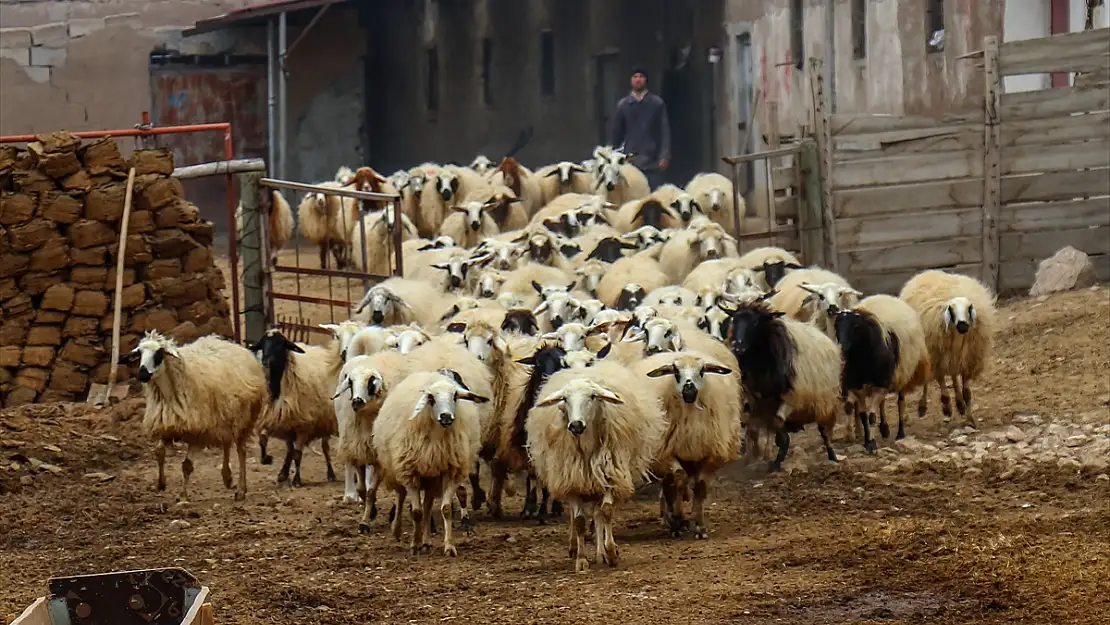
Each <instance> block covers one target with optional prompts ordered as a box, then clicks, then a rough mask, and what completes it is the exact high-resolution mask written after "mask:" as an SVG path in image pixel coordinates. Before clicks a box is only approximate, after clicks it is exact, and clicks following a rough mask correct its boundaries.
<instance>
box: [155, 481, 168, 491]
mask: <svg viewBox="0 0 1110 625" xmlns="http://www.w3.org/2000/svg"><path fill="white" fill-rule="evenodd" d="M154 490H156V491H158V492H160V493H164V492H166V483H165V482H158V483H157V484H155V485H154Z"/></svg>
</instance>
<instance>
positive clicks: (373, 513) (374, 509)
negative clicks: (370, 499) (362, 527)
mask: <svg viewBox="0 0 1110 625" xmlns="http://www.w3.org/2000/svg"><path fill="white" fill-rule="evenodd" d="M376 518H378V504H376V503H372V504H370V520H371V521H373V520H374V519H376Z"/></svg>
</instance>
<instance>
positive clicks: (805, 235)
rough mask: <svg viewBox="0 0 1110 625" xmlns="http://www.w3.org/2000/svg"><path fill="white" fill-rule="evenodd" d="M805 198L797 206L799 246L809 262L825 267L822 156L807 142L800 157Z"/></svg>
mask: <svg viewBox="0 0 1110 625" xmlns="http://www.w3.org/2000/svg"><path fill="white" fill-rule="evenodd" d="M801 166H802V176H801V180H802V181H803V182H804V184H805V187H804V188H803V190H802V191H803V195H802V197H800V198H799V203H798V207H797V208H798V211H799V215H798V228H799V234H798V237H799V239H800V241H799V244H800V246H801V249H802V255H803V256H804V257H805V258H806V262H807V263H810V264H815V265H822V266H824V265H825V264H826V262H827V260H826V258H825V243H824V234H823V233H822V231H823V230H824V228H825V225H824V213H823V212H822V210H821V186H822V185H821V171H820V170H821V155H820V154H819V153H818V152H817V144H816V143H815V142H813V141H807V142H806V144H805V149H804V150H803V151H802V153H801Z"/></svg>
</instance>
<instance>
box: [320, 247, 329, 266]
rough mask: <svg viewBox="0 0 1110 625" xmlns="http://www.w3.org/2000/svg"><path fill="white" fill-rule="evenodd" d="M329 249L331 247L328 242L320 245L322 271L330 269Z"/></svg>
mask: <svg viewBox="0 0 1110 625" xmlns="http://www.w3.org/2000/svg"><path fill="white" fill-rule="evenodd" d="M328 247H330V246H329V244H328V241H326V240H325V241H324V242H323V243H321V244H320V268H321V269H327V268H328Z"/></svg>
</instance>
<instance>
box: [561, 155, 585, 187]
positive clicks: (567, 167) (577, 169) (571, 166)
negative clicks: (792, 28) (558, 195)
mask: <svg viewBox="0 0 1110 625" xmlns="http://www.w3.org/2000/svg"><path fill="white" fill-rule="evenodd" d="M558 172H559V186H560V187H563V188H566V187H568V186H570V183H571V182H572V181H573V180H574V174H578V173H584V172H585V170H584V169H582V166H581V165H578V164H575V163H568V162H566V161H563V162H562V163H559V165H558Z"/></svg>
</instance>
